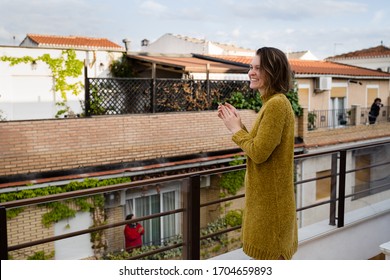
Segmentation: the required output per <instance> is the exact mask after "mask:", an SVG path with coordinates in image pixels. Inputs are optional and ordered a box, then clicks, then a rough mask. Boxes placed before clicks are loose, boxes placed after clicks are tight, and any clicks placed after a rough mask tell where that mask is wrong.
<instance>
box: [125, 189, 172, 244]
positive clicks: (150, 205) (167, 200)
mask: <svg viewBox="0 0 390 280" xmlns="http://www.w3.org/2000/svg"><path fill="white" fill-rule="evenodd" d="M178 205H179V188H178V187H174V186H168V187H161V186H152V187H150V186H149V187H148V190H147V191H146V192H145V191H144V192H138V193H131V194H128V195H127V198H126V215H128V214H130V213H133V214H134V215H135V216H136V217H143V216H148V215H152V214H156V213H161V212H166V211H170V210H174V209H176V208H178ZM178 223H179V220H178V217H177V216H176V215H174V214H173V215H167V216H164V217H161V218H154V219H150V220H146V221H142V222H141V224H142V226H143V227H144V228H145V233H144V236H143V238H142V242H143V244H144V245H160V244H161V243H162V242H164V241H166V240H169V239H171V238H172V237H175V236H176V235H178V234H179V233H180V227H179V226H178Z"/></svg>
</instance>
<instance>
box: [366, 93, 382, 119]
mask: <svg viewBox="0 0 390 280" xmlns="http://www.w3.org/2000/svg"><path fill="white" fill-rule="evenodd" d="M381 102H382V100H381V99H380V98H375V100H374V103H372V105H371V108H370V112H369V113H368V120H369V122H370V124H375V122H376V118H377V117H378V116H379V111H380V109H381V107H382V106H383V104H382V103H381Z"/></svg>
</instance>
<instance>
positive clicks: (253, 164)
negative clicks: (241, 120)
mask: <svg viewBox="0 0 390 280" xmlns="http://www.w3.org/2000/svg"><path fill="white" fill-rule="evenodd" d="M294 122H295V117H294V113H293V110H292V108H291V104H290V102H289V101H288V99H287V97H286V96H285V95H284V94H275V95H272V96H271V97H269V98H267V99H263V106H262V108H261V110H260V112H259V114H258V116H257V119H256V121H255V123H254V124H253V128H252V130H251V131H250V132H248V131H247V130H246V128H243V129H241V130H240V131H238V132H236V133H235V134H234V135H233V137H232V140H233V141H234V142H235V143H236V144H237V145H238V146H239V147H240V148H241V149H242V150H243V151H244V152H245V154H246V156H247V169H246V176H245V209H244V216H243V227H242V242H243V250H244V252H245V253H246V254H247V255H248V256H250V257H252V258H254V259H269V260H271V259H279V257H280V256H283V258H284V259H291V258H292V256H293V254H294V253H295V252H296V251H297V247H298V233H297V220H296V205H295V196H294V185H293V181H294V179H293V178H294Z"/></svg>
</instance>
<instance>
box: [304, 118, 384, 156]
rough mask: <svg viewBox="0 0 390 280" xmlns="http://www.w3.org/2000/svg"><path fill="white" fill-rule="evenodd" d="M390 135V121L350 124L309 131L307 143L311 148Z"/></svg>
mask: <svg viewBox="0 0 390 280" xmlns="http://www.w3.org/2000/svg"><path fill="white" fill-rule="evenodd" d="M385 137H390V123H388V122H384V123H378V124H375V125H358V126H348V127H345V128H339V129H317V130H313V131H308V132H307V137H306V138H305V145H306V147H307V148H309V149H313V148H316V147H322V146H329V145H336V144H343V143H350V142H358V141H364V140H374V139H380V138H385Z"/></svg>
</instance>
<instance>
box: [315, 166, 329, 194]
mask: <svg viewBox="0 0 390 280" xmlns="http://www.w3.org/2000/svg"><path fill="white" fill-rule="evenodd" d="M330 175H331V171H330V170H326V171H320V172H317V178H319V177H324V176H330ZM330 186H331V177H327V178H323V179H319V180H317V181H316V200H321V199H327V198H329V197H330Z"/></svg>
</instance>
